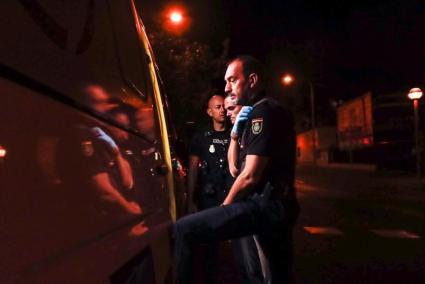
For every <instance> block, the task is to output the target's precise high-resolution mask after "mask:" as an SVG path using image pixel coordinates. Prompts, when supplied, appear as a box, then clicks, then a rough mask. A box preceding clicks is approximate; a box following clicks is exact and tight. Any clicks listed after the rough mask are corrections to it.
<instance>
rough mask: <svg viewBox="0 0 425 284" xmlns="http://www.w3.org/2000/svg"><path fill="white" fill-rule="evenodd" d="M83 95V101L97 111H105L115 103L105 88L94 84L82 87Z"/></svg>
mask: <svg viewBox="0 0 425 284" xmlns="http://www.w3.org/2000/svg"><path fill="white" fill-rule="evenodd" d="M83 93H84V95H85V97H84V99H83V101H84V102H85V103H86V104H87V105H89V106H90V107H91V108H92V109H94V110H95V111H97V112H99V113H106V112H108V111H110V110H111V109H113V108H114V107H116V106H117V105H116V104H115V103H114V102H112V101H111V96H110V95H109V94H108V93H107V92H106V90H105V89H104V88H103V87H101V86H99V85H95V84H91V85H88V86H87V87H86V88H84V89H83Z"/></svg>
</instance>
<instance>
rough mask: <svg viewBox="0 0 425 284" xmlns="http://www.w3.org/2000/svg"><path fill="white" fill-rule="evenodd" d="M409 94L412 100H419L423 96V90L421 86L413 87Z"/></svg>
mask: <svg viewBox="0 0 425 284" xmlns="http://www.w3.org/2000/svg"><path fill="white" fill-rule="evenodd" d="M407 96H408V97H409V99H411V100H419V99H420V98H421V97H422V91H421V89H419V88H413V89H411V90H410V91H409V94H407Z"/></svg>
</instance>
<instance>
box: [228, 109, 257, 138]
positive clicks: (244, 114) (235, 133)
mask: <svg viewBox="0 0 425 284" xmlns="http://www.w3.org/2000/svg"><path fill="white" fill-rule="evenodd" d="M252 110H253V108H252V107H250V106H244V107H242V108H241V110H240V112H239V113H238V115H237V116H236V120H235V124H233V128H232V132H231V135H232V137H240V136H241V135H242V131H243V128H244V126H245V122H246V121H247V120H248V119H249V116H250V114H251V112H252Z"/></svg>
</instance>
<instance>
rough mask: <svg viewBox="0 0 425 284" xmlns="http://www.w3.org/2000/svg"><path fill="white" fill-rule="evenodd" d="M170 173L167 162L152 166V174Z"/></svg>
mask: <svg viewBox="0 0 425 284" xmlns="http://www.w3.org/2000/svg"><path fill="white" fill-rule="evenodd" d="M167 173H168V167H167V165H166V164H161V165H157V166H155V167H154V168H151V174H152V175H153V176H154V175H161V176H165V175H166V174H167Z"/></svg>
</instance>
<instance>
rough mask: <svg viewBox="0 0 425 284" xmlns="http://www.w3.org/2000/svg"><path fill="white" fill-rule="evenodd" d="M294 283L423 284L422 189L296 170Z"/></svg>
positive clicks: (350, 174) (390, 179)
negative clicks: (297, 201) (297, 212)
mask: <svg viewBox="0 0 425 284" xmlns="http://www.w3.org/2000/svg"><path fill="white" fill-rule="evenodd" d="M296 186H297V190H298V196H299V199H300V203H301V206H302V212H301V215H300V218H299V221H298V225H297V227H296V230H295V252H296V253H295V254H296V275H297V279H298V283H425V239H424V238H425V190H424V188H423V184H422V185H421V184H420V183H419V182H417V181H416V180H415V179H414V178H410V177H406V176H402V175H394V174H388V173H386V174H379V173H374V172H368V171H359V170H347V169H335V168H333V169H330V168H313V167H299V168H298V172H297V183H296Z"/></svg>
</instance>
